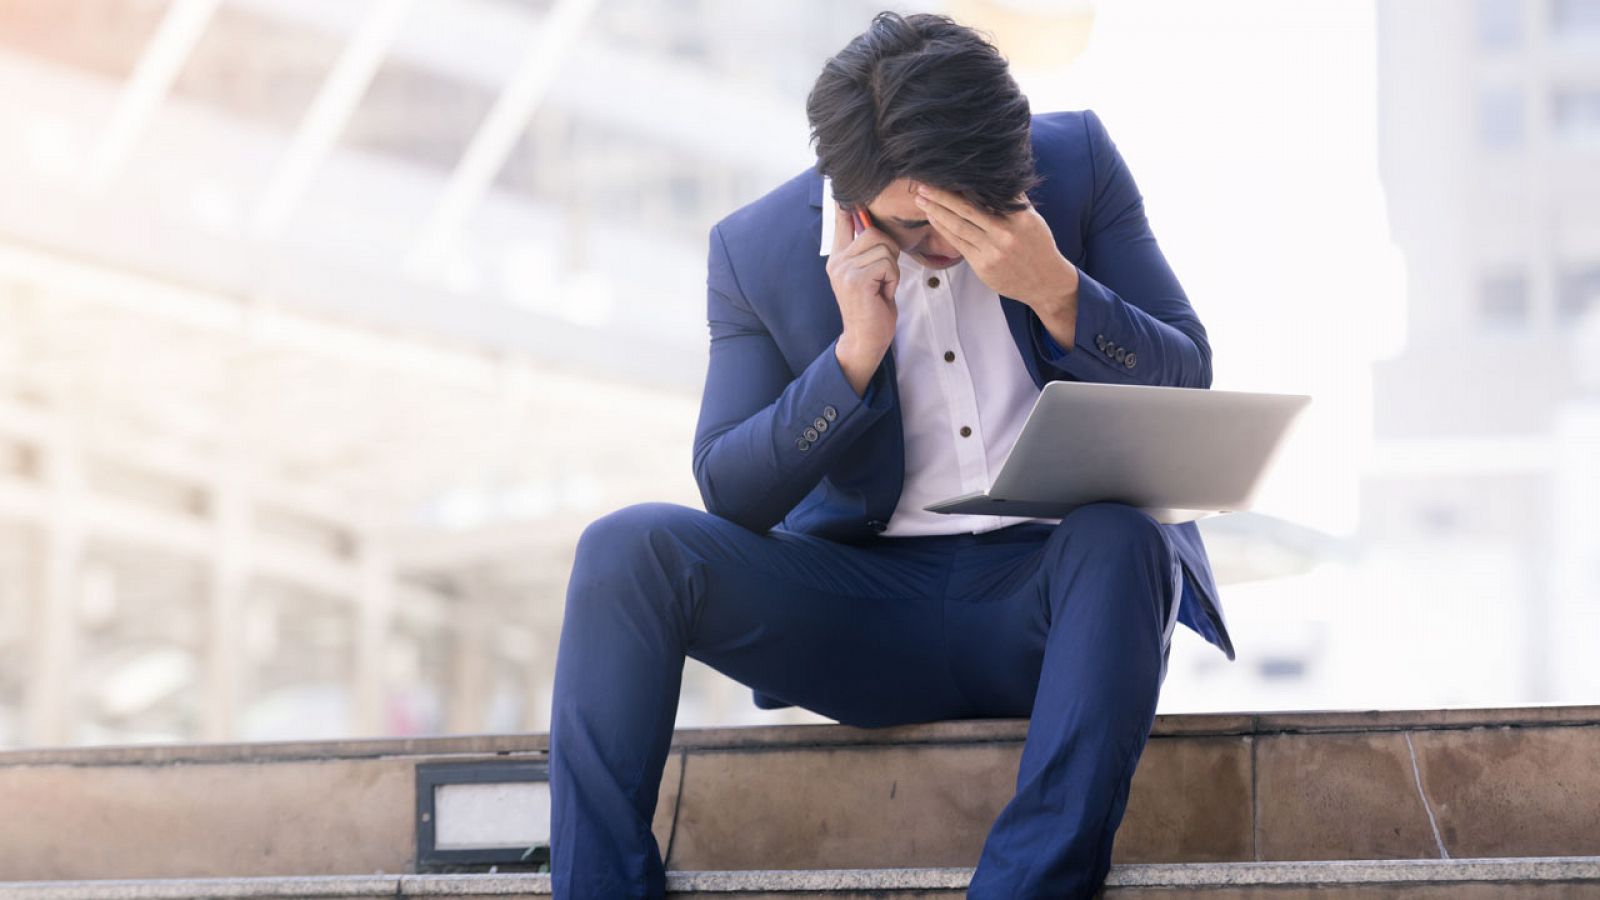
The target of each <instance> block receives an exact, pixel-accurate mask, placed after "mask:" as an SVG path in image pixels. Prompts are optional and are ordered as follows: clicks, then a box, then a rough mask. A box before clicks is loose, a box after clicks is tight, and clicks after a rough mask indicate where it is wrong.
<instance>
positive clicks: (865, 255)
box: [848, 244, 899, 272]
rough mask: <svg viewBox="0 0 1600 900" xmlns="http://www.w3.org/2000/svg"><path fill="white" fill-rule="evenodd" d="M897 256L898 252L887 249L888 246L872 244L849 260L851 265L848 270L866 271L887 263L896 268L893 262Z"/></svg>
mask: <svg viewBox="0 0 1600 900" xmlns="http://www.w3.org/2000/svg"><path fill="white" fill-rule="evenodd" d="M898 256H899V254H897V253H895V252H893V251H891V250H889V248H887V247H884V246H882V245H881V244H874V245H873V246H871V247H869V248H867V249H866V250H864V251H862V252H860V253H858V254H856V255H855V257H854V258H853V259H851V260H850V262H851V266H850V269H849V270H848V271H854V272H860V271H867V270H870V269H872V268H874V267H876V266H881V265H887V266H889V267H890V268H898V265H897V264H896V262H895V260H896V259H897V258H898Z"/></svg>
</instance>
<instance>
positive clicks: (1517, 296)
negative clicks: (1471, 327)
mask: <svg viewBox="0 0 1600 900" xmlns="http://www.w3.org/2000/svg"><path fill="white" fill-rule="evenodd" d="M1478 316H1479V317H1480V318H1481V319H1482V320H1483V322H1484V324H1486V325H1489V326H1492V327H1495V328H1520V327H1522V326H1524V325H1526V324H1527V321H1528V279H1527V277H1526V276H1524V275H1523V274H1522V273H1520V272H1500V273H1495V274H1492V275H1486V276H1484V278H1483V279H1482V281H1480V282H1479V284H1478Z"/></svg>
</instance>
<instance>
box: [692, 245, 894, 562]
mask: <svg viewBox="0 0 1600 900" xmlns="http://www.w3.org/2000/svg"><path fill="white" fill-rule="evenodd" d="M720 229H721V226H720V225H719V226H716V227H713V228H712V229H711V239H710V244H711V247H710V254H709V258H708V260H707V265H706V273H707V275H706V319H707V324H708V326H709V328H710V332H711V353H710V359H709V362H708V364H707V368H706V383H705V391H704V394H703V396H702V398H701V402H700V420H699V424H698V425H697V426H696V428H695V438H694V476H695V482H696V483H697V484H698V485H699V487H700V496H701V499H703V500H704V501H705V506H706V511H707V512H710V513H713V514H715V515H718V516H721V517H723V518H725V519H729V520H731V521H733V522H737V523H738V524H740V525H743V526H744V527H746V528H748V529H750V530H752V531H756V532H764V531H766V530H767V529H769V528H771V527H772V526H773V525H775V524H777V523H778V522H780V521H782V520H783V517H784V516H786V515H788V513H789V510H791V509H793V508H794V506H795V504H797V503H799V502H800V500H801V499H802V498H804V497H805V496H806V494H808V493H810V492H811V490H812V488H814V487H816V485H817V483H818V482H819V481H820V480H821V479H822V476H823V474H824V473H826V472H827V471H828V470H829V468H830V467H831V466H832V465H833V464H834V463H835V462H836V461H837V460H838V458H839V455H840V454H841V453H843V452H844V450H845V449H846V448H847V447H848V446H849V445H850V443H851V442H852V441H853V439H854V438H855V437H857V436H859V435H860V434H861V433H862V431H864V430H865V429H866V428H867V427H868V426H870V425H871V424H872V423H873V421H875V420H876V419H877V418H878V417H879V416H881V415H883V413H884V412H885V411H886V410H887V409H888V406H889V401H890V391H889V390H888V389H887V385H886V379H887V374H886V367H884V366H879V367H878V371H877V372H876V373H874V374H873V376H872V380H871V381H870V382H869V383H868V385H867V389H866V392H865V396H861V397H858V396H857V395H856V392H855V389H854V388H852V387H851V386H850V382H849V380H848V379H846V377H845V374H844V370H843V368H841V367H840V365H839V360H838V358H837V357H836V356H835V355H834V347H835V345H836V344H837V343H838V339H837V338H835V339H834V340H833V341H831V342H829V343H828V345H827V346H826V347H824V348H823V350H822V352H821V353H819V354H817V356H816V357H815V358H814V359H812V360H811V362H810V363H809V364H808V365H807V366H806V367H805V368H804V369H803V370H802V371H801V372H800V373H799V374H798V375H797V374H795V373H794V371H793V370H792V369H791V368H790V366H789V363H788V361H787V360H786V359H785V358H784V355H783V353H782V352H781V351H780V350H779V348H778V344H777V342H776V341H774V340H773V336H772V334H771V333H770V332H769V331H768V330H767V328H766V326H765V324H764V323H763V322H762V321H761V319H760V318H759V317H758V316H757V315H756V313H755V312H754V310H753V309H752V308H751V306H750V303H749V301H748V300H747V298H746V297H745V295H744V293H743V291H742V290H741V288H740V285H739V281H738V277H737V276H736V275H735V273H734V270H733V264H732V261H731V260H730V258H729V256H728V249H727V245H726V244H725V242H724V241H723V238H722V233H721V230H720Z"/></svg>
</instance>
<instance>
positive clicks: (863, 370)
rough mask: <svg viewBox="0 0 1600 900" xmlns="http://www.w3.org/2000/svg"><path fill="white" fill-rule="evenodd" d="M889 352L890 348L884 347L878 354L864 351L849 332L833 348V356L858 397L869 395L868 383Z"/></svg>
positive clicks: (840, 337)
mask: <svg viewBox="0 0 1600 900" xmlns="http://www.w3.org/2000/svg"><path fill="white" fill-rule="evenodd" d="M887 352H889V348H888V347H883V348H881V349H879V350H878V351H877V352H876V353H874V352H872V350H871V349H867V350H863V349H862V348H861V345H860V344H859V343H858V342H857V341H856V340H855V338H854V336H853V335H851V334H850V333H848V332H846V333H844V334H841V335H840V336H839V340H838V341H837V342H836V343H835V344H834V348H833V355H834V357H835V358H836V359H838V360H839V368H840V369H842V370H843V371H844V377H845V380H847V381H849V382H850V387H851V388H852V389H854V390H855V392H856V396H857V397H865V396H866V395H867V383H868V382H870V381H871V380H872V375H873V373H874V372H876V371H878V364H879V363H881V362H882V361H883V355H884V354H885V353H887Z"/></svg>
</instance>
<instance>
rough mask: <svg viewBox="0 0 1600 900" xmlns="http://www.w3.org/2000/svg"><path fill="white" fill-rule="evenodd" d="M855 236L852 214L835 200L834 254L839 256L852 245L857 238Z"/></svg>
mask: <svg viewBox="0 0 1600 900" xmlns="http://www.w3.org/2000/svg"><path fill="white" fill-rule="evenodd" d="M855 237H856V230H855V227H854V226H853V225H851V223H850V214H849V213H847V212H845V210H844V207H843V206H840V205H839V201H837V200H835V201H834V202H833V250H832V251H831V252H832V253H833V255H834V256H838V255H839V254H841V253H843V252H844V248H846V247H848V246H850V242H851V241H853V240H855Z"/></svg>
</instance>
